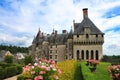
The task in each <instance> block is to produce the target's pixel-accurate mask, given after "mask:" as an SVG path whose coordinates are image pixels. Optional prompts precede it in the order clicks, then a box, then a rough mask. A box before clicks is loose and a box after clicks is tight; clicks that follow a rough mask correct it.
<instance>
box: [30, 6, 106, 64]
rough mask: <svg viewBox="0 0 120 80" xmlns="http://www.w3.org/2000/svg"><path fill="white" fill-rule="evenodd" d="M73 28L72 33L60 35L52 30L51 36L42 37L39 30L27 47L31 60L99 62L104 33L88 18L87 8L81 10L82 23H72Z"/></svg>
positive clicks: (64, 31)
mask: <svg viewBox="0 0 120 80" xmlns="http://www.w3.org/2000/svg"><path fill="white" fill-rule="evenodd" d="M73 26H74V31H73V30H72V29H71V31H70V32H69V33H68V32H67V31H66V30H63V31H62V34H58V33H57V31H54V30H53V32H52V33H51V34H48V35H44V34H43V33H42V32H41V31H40V30H39V31H38V34H37V36H36V37H35V38H34V40H33V42H32V45H31V46H30V47H29V53H30V54H31V55H32V56H33V58H36V57H37V58H38V57H39V58H47V59H50V60H55V61H56V62H60V61H64V60H68V59H75V60H87V59H96V60H101V59H102V57H103V54H102V45H103V43H104V33H103V32H101V31H100V30H99V29H98V28H97V27H96V26H95V25H94V23H93V22H92V21H91V20H90V19H89V18H88V11H87V8H85V9H83V21H82V22H81V23H75V21H73Z"/></svg>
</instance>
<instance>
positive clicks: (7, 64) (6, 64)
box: [0, 62, 13, 68]
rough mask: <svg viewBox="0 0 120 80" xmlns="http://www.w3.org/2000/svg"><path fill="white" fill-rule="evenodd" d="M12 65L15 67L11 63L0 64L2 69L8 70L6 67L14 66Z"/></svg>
mask: <svg viewBox="0 0 120 80" xmlns="http://www.w3.org/2000/svg"><path fill="white" fill-rule="evenodd" d="M12 65H13V64H10V63H5V62H0V66H1V67H2V68H6V67H8V66H12Z"/></svg>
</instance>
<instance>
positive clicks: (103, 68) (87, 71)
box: [0, 56, 120, 80]
mask: <svg viewBox="0 0 120 80" xmlns="http://www.w3.org/2000/svg"><path fill="white" fill-rule="evenodd" d="M11 72H12V73H11ZM18 74H19V75H18ZM15 75H18V76H17V80H120V65H119V64H112V65H111V63H108V62H99V61H96V60H86V61H76V60H66V61H63V62H58V63H57V64H56V63H55V61H52V60H46V59H45V58H43V59H38V60H37V61H35V63H33V61H32V58H31V57H30V56H27V57H26V58H25V61H24V64H22V65H21V64H15V63H13V61H12V56H6V57H5V62H1V63H0V80H3V79H5V78H8V77H11V76H15Z"/></svg>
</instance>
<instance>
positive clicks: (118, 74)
mask: <svg viewBox="0 0 120 80" xmlns="http://www.w3.org/2000/svg"><path fill="white" fill-rule="evenodd" d="M108 72H109V73H110V74H111V78H113V80H120V65H111V66H108Z"/></svg>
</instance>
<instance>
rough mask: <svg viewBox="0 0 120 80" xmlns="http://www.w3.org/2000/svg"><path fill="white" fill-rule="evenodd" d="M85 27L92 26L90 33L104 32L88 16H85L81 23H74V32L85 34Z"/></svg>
mask: <svg viewBox="0 0 120 80" xmlns="http://www.w3.org/2000/svg"><path fill="white" fill-rule="evenodd" d="M85 27H88V28H90V31H91V33H90V34H104V33H103V32H101V31H100V30H99V29H98V28H97V27H96V25H95V24H94V23H93V22H92V21H91V20H90V19H89V18H88V17H86V18H84V19H83V21H82V22H81V23H74V34H84V28H85Z"/></svg>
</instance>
